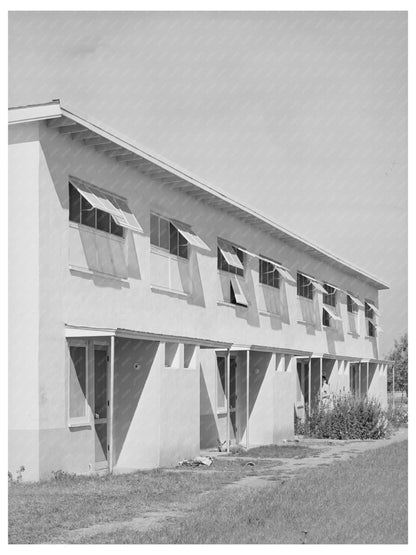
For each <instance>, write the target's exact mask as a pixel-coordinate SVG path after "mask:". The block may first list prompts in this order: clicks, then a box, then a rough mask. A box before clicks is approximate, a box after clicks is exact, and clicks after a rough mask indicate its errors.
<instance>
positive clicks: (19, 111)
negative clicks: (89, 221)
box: [9, 100, 389, 289]
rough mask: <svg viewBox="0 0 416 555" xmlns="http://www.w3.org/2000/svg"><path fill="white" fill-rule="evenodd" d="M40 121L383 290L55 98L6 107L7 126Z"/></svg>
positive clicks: (377, 283)
mask: <svg viewBox="0 0 416 555" xmlns="http://www.w3.org/2000/svg"><path fill="white" fill-rule="evenodd" d="M40 120H47V125H48V126H49V127H52V128H56V129H58V130H59V132H60V133H62V134H66V135H69V136H70V137H71V138H72V139H74V140H78V141H81V142H82V143H83V144H84V145H86V146H88V147H90V148H94V149H96V150H97V151H100V152H102V153H104V154H105V155H107V156H109V157H111V158H114V159H115V160H116V161H117V162H119V163H121V164H127V165H128V166H132V167H135V168H137V169H138V170H139V171H140V172H141V173H143V174H146V175H149V176H151V177H152V178H156V179H158V180H159V181H160V182H162V183H164V184H165V185H166V186H168V187H169V188H171V189H174V190H178V191H181V192H183V193H185V194H187V195H189V196H191V197H193V198H195V199H197V200H202V201H204V203H207V204H210V205H211V206H215V207H216V208H219V209H221V210H223V211H225V212H227V213H229V214H232V215H233V216H235V217H237V218H239V219H241V220H243V221H245V222H247V223H249V224H251V225H253V226H255V227H257V228H258V229H260V230H262V231H264V232H266V233H268V234H269V235H272V236H273V237H275V238H276V239H279V240H281V241H282V242H284V243H286V244H288V245H290V246H292V247H294V248H297V249H299V250H302V251H303V252H306V253H308V254H310V255H311V256H313V257H314V258H316V259H318V260H321V261H324V262H326V263H327V264H331V265H332V266H334V267H336V268H338V269H341V270H342V271H344V272H347V273H349V274H350V275H353V276H355V277H358V278H360V279H362V280H365V281H366V282H368V283H370V284H371V285H372V286H373V287H375V288H376V289H388V288H389V286H388V285H387V283H385V282H384V281H381V280H380V279H378V278H376V277H375V276H373V275H371V274H369V273H368V272H366V271H364V270H361V269H360V268H358V267H356V266H355V265H353V264H350V263H348V262H345V261H343V260H341V259H340V258H338V257H337V256H335V255H333V254H332V253H330V252H328V251H325V250H324V249H322V248H320V247H318V246H317V245H314V244H313V243H310V242H309V241H307V240H306V239H303V238H302V237H300V236H299V235H297V234H295V233H292V232H291V231H289V230H287V229H285V228H284V227H282V226H281V225H279V224H277V223H276V222H274V221H272V220H270V219H269V218H267V217H266V216H263V215H262V214H259V213H258V212H256V211H255V210H253V209H252V208H249V207H248V206H245V205H244V204H243V203H241V202H239V201H236V200H234V199H232V198H231V197H229V196H228V195H227V194H226V193H224V192H223V191H220V190H219V189H214V188H213V187H211V186H210V185H207V184H206V183H204V182H203V181H202V180H200V179H199V178H197V177H195V176H191V175H190V173H189V172H188V171H186V170H184V169H181V168H179V167H178V166H177V165H174V164H173V163H171V162H169V161H167V160H166V159H163V158H162V157H161V156H159V155H156V154H154V153H151V152H150V151H149V150H147V149H144V148H142V147H141V146H139V145H138V144H136V143H133V142H132V141H131V140H130V139H129V138H127V137H123V136H122V135H120V134H119V133H116V132H115V131H113V130H112V129H110V128H108V127H107V126H104V125H103V124H101V123H99V122H97V121H95V120H93V119H92V118H90V117H88V116H83V115H80V114H79V113H78V114H76V113H75V112H73V111H72V110H70V109H69V108H68V107H65V106H63V105H62V104H61V102H60V101H59V100H54V101H52V102H48V103H45V104H36V105H30V106H19V107H12V108H9V124H10V125H13V124H18V123H27V122H31V121H40Z"/></svg>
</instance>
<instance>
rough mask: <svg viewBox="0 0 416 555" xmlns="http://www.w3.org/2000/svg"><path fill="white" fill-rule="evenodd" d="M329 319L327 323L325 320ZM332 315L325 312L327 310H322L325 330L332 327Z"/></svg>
mask: <svg viewBox="0 0 416 555" xmlns="http://www.w3.org/2000/svg"><path fill="white" fill-rule="evenodd" d="M326 319H327V321H328V323H325V320H326ZM331 320H332V318H331V315H330V314H329V312H327V311H326V310H325V308H322V326H323V327H325V328H330V327H332V326H331Z"/></svg>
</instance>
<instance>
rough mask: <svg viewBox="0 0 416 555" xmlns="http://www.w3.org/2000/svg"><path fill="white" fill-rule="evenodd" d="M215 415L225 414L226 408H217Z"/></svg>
mask: <svg viewBox="0 0 416 555" xmlns="http://www.w3.org/2000/svg"><path fill="white" fill-rule="evenodd" d="M217 416H227V409H217Z"/></svg>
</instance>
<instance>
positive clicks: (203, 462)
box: [178, 457, 213, 468]
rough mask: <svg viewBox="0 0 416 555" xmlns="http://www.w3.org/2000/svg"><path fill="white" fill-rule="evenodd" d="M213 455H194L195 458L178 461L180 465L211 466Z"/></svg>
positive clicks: (192, 466)
mask: <svg viewBox="0 0 416 555" xmlns="http://www.w3.org/2000/svg"><path fill="white" fill-rule="evenodd" d="M212 462H213V461H212V457H194V458H193V459H183V460H181V461H179V462H178V466H187V467H191V468H194V467H197V466H211V465H212Z"/></svg>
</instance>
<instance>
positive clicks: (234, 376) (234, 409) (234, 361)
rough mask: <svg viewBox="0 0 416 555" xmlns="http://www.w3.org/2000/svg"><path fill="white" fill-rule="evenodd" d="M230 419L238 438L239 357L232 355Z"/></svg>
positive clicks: (235, 435)
mask: <svg viewBox="0 0 416 555" xmlns="http://www.w3.org/2000/svg"><path fill="white" fill-rule="evenodd" d="M230 420H231V425H232V427H233V432H234V437H235V438H236V441H238V440H237V359H236V357H233V356H232V357H230Z"/></svg>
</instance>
